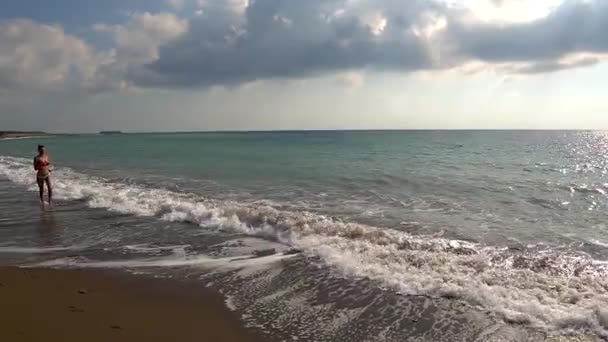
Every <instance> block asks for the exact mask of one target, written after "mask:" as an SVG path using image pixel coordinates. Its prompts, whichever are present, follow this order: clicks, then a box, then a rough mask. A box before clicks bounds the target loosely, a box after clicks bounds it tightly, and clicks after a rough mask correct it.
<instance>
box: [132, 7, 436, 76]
mask: <svg viewBox="0 0 608 342" xmlns="http://www.w3.org/2000/svg"><path fill="white" fill-rule="evenodd" d="M369 4H370V6H361V7H356V8H353V6H352V5H349V4H348V1H338V0H329V1H328V0H307V1H286V0H258V1H253V2H251V3H250V4H249V6H248V7H247V9H246V11H245V13H244V17H240V16H237V15H231V14H230V13H227V12H228V10H226V9H224V10H223V11H222V10H218V9H215V11H212V12H211V13H209V12H207V13H206V15H205V16H204V17H202V18H200V19H193V20H191V22H190V31H189V32H188V33H187V34H186V35H185V36H183V37H182V38H180V39H179V40H177V41H174V42H172V43H170V44H167V45H165V46H163V47H162V48H161V50H160V58H159V59H158V60H157V61H155V62H154V63H151V64H149V65H147V66H146V67H145V68H143V69H138V70H135V71H134V72H133V73H132V75H131V77H133V79H134V80H135V82H136V83H137V84H139V85H143V86H146V85H153V86H156V85H160V86H195V85H209V84H234V83H241V82H246V81H252V80H256V79H266V78H289V77H300V76H306V75H315V74H320V73H323V72H330V71H340V70H348V69H360V68H366V67H372V68H383V69H394V70H403V71H408V70H419V69H428V68H431V67H432V60H431V55H430V51H429V48H428V46H427V44H426V43H425V42H424V41H423V40H422V39H420V38H419V37H417V36H416V35H415V34H414V33H413V32H412V30H411V28H412V27H413V25H415V24H416V23H417V22H419V21H420V15H421V13H423V12H428V11H436V10H437V9H438V8H439V7H438V6H436V5H432V3H431V2H429V1H409V2H407V3H405V2H397V1H383V2H380V3H378V4H376V3H372V2H369ZM384 20H386V21H384Z"/></svg>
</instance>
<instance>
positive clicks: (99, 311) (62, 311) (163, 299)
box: [0, 266, 269, 342]
mask: <svg viewBox="0 0 608 342" xmlns="http://www.w3.org/2000/svg"><path fill="white" fill-rule="evenodd" d="M0 303H2V308H3V310H2V311H1V314H0V321H2V322H3V329H0V340H2V341H14V342H20V341H43V340H52V341H65V342H72V341H74V342H76V341H83V340H84V341H227V342H232V341H234V342H242V341H251V342H264V341H269V340H268V338H263V337H262V336H261V335H260V334H258V333H257V332H253V331H251V330H250V329H247V328H245V327H244V326H243V323H242V322H241V321H240V320H239V317H237V315H236V314H235V313H234V312H232V311H230V310H229V309H228V307H227V306H226V303H225V301H224V297H223V296H222V295H221V294H219V293H217V292H215V291H212V290H210V289H208V288H206V287H204V286H203V285H202V284H200V283H195V282H192V281H178V280H172V279H157V278H152V277H150V276H141V275H130V274H125V273H122V272H115V271H114V272H106V271H102V270H54V269H39V268H35V269H29V268H17V267H10V266H6V267H4V266H3V267H0Z"/></svg>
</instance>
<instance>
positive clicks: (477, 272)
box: [0, 131, 608, 341]
mask: <svg viewBox="0 0 608 342" xmlns="http://www.w3.org/2000/svg"><path fill="white" fill-rule="evenodd" d="M39 141H44V144H46V145H47V146H48V147H49V149H50V152H51V156H52V161H53V164H54V171H53V179H54V183H55V190H56V197H57V203H56V207H55V208H54V209H53V210H51V211H45V212H40V210H39V209H36V205H37V204H36V196H35V193H34V191H35V190H36V188H35V185H34V174H33V172H32V170H31V158H32V157H33V156H32V155H30V154H31V151H32V150H33V149H34V147H35V144H37V143H38V142H39ZM607 148H608V135H606V134H605V133H603V132H557V131H552V132H548V131H543V132H540V131H539V132H535V131H525V132H520V131H399V132H284V133H230V134H229V133H222V134H220V133H208V134H200V133H191V134H128V135H117V136H97V135H84V136H70V137H51V138H44V139H39V140H36V141H34V140H28V139H23V140H10V141H0V189H1V190H2V191H1V192H0V212H1V213H2V214H0V258H2V260H4V261H5V262H6V263H15V264H21V265H44V266H52V267H66V266H69V267H114V268H124V269H126V270H130V271H136V272H154V273H157V274H159V275H165V276H173V277H180V276H185V274H187V275H188V276H196V277H201V284H204V285H209V286H214V287H218V288H219V289H220V290H222V291H223V292H225V294H226V295H227V298H228V299H229V304H230V306H232V307H233V308H234V309H235V310H237V311H239V312H240V313H241V314H242V316H243V318H244V320H245V321H246V322H248V324H250V325H253V326H256V327H258V328H260V329H264V330H267V331H270V332H272V333H273V334H274V335H277V334H284V335H282V336H284V338H285V339H288V338H291V337H293V336H296V335H297V336H299V337H300V338H302V339H306V338H307V336H308V337H310V336H315V339H316V340H330V341H331V340H353V341H363V340H369V341H375V340H389V341H390V340H397V341H400V340H404V339H406V338H409V339H415V338H422V339H423V340H451V341H454V340H475V339H477V340H526V339H528V340H542V339H544V338H566V339H574V338H579V337H580V336H583V335H585V336H591V337H593V336H595V337H606V336H608V330H607V329H608V311H606V310H607V309H605V308H606V307H607V306H606V304H607V303H608V296H607V291H608V278H607V275H608V264H606V262H605V260H606V259H607V256H608V254H607V252H608V249H607V247H608V229H607V228H606V225H605V222H606V204H607V203H608V202H607V198H606V194H607V191H608V180H607V179H606V172H607V170H608V165H607V164H606V163H607V159H606V156H607V154H608V149H607ZM26 190H27V191H26ZM270 249H274V251H271V250H270ZM260 251H264V253H261V252H260ZM267 254H271V255H267ZM251 256H255V257H253V258H250V257H251ZM372 327H373V328H372ZM378 336H379V337H378Z"/></svg>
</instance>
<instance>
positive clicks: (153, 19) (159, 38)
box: [93, 12, 188, 62]
mask: <svg viewBox="0 0 608 342" xmlns="http://www.w3.org/2000/svg"><path fill="white" fill-rule="evenodd" d="M93 28H94V29H95V30H96V31H98V32H108V33H111V34H112V35H113V37H114V41H115V42H116V48H117V50H118V52H119V54H126V55H127V56H128V57H129V59H131V60H133V59H136V60H139V61H146V62H148V61H152V60H155V59H156V58H158V47H159V46H160V45H162V44H164V43H167V42H168V41H170V40H172V39H175V38H177V37H179V36H180V35H182V34H183V33H185V32H186V31H187V30H188V21H187V20H186V19H181V18H179V17H177V16H176V15H175V14H173V13H158V14H152V13H148V12H144V13H134V14H132V15H131V16H130V18H129V21H128V22H127V23H126V24H124V25H105V24H96V25H94V26H93Z"/></svg>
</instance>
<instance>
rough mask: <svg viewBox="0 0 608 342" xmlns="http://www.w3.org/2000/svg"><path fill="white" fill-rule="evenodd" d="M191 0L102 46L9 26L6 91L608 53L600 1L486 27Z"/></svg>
mask: <svg viewBox="0 0 608 342" xmlns="http://www.w3.org/2000/svg"><path fill="white" fill-rule="evenodd" d="M188 1H189V2H188V3H186V0H183V1H176V0H168V1H167V3H168V4H170V5H171V6H172V7H173V8H176V9H177V8H183V6H186V5H187V6H189V8H190V7H192V8H193V10H194V9H196V12H195V13H196V15H194V14H192V15H191V17H189V18H183V17H179V16H177V15H176V14H175V13H148V12H133V13H130V14H129V16H128V18H127V20H126V21H125V22H124V23H121V24H105V23H99V24H95V25H93V26H92V27H93V29H94V31H95V32H97V33H98V34H101V35H107V36H109V37H110V38H111V40H112V42H113V46H111V47H109V48H107V49H105V50H99V49H96V48H95V47H94V46H93V44H91V43H88V42H86V41H85V40H84V39H82V38H79V37H76V36H74V35H71V34H67V33H65V32H64V30H63V29H62V28H61V27H60V26H58V25H47V24H42V23H36V22H34V21H31V20H23V19H19V20H8V21H4V22H0V89H5V91H6V89H25V88H31V89H38V88H61V87H71V88H79V89H86V90H88V91H95V92H98V91H101V90H111V89H122V88H125V87H141V88H148V87H152V88H184V87H209V86H214V85H228V86H230V85H238V84H244V83H249V82H256V81H259V80H267V79H300V78H307V77H315V76H318V75H324V74H329V75H339V76H338V79H341V80H342V81H343V82H342V83H345V84H346V83H348V84H360V83H361V82H362V79H361V78H357V77H352V75H361V72H362V71H374V70H381V71H392V72H399V73H408V72H415V71H429V72H434V71H438V70H469V71H465V74H467V73H469V72H470V70H472V69H471V68H469V67H467V66H471V65H473V66H475V68H474V70H482V69H483V68H492V69H493V70H497V71H499V72H502V73H504V74H538V73H548V72H556V71H559V70H566V69H572V68H583V67H587V66H590V65H594V64H597V63H600V62H602V61H603V60H604V59H605V56H606V55H608V35H606V34H605V32H608V2H606V1H603V0H566V1H565V2H564V3H563V4H562V5H561V6H559V7H558V8H556V9H554V10H553V11H552V12H551V13H550V14H549V15H547V16H545V17H542V18H539V19H536V20H533V21H526V22H492V21H486V20H480V19H478V18H476V17H475V15H472V13H473V12H472V11H473V10H472V9H471V8H466V7H463V6H451V5H450V4H449V3H448V2H446V1H444V0H411V1H407V2H404V1H402V0H357V1H354V0H307V1H288V0H255V1H254V0H188ZM488 1H490V0H488ZM513 1H517V2H522V1H523V0H521V1H520V0H511V1H508V3H513ZM452 2H453V1H452ZM493 2H494V4H495V5H496V6H498V7H504V6H507V1H493ZM344 75H350V76H349V77H345V76H344Z"/></svg>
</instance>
